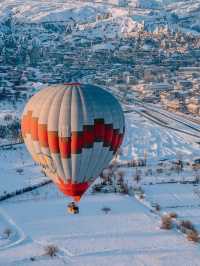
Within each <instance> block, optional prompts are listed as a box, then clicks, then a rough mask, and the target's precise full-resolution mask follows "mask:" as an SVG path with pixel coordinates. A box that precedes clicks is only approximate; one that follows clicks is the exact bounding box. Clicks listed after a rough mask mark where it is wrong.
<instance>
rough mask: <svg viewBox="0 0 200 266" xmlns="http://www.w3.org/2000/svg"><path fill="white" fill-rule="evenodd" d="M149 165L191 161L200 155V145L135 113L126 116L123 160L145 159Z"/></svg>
mask: <svg viewBox="0 0 200 266" xmlns="http://www.w3.org/2000/svg"><path fill="white" fill-rule="evenodd" d="M144 152H146V153H147V161H148V163H149V164H151V163H152V162H155V161H158V160H160V159H168V160H171V159H177V156H180V155H181V156H182V157H183V158H185V159H191V158H193V157H198V156H199V155H200V152H199V145H198V144H195V143H191V141H190V139H189V138H187V139H185V138H183V136H181V135H178V134H177V133H176V132H175V131H173V130H168V129H166V128H163V127H161V126H159V125H156V124H155V123H152V122H149V121H148V120H147V119H145V118H142V117H141V116H140V115H138V114H135V113H129V114H126V133H125V140H124V142H123V148H122V153H123V155H122V156H121V159H122V160H131V159H133V158H134V159H136V158H144Z"/></svg>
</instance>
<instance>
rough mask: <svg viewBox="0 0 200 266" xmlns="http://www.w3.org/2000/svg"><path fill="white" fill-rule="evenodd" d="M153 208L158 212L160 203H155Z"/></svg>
mask: <svg viewBox="0 0 200 266" xmlns="http://www.w3.org/2000/svg"><path fill="white" fill-rule="evenodd" d="M155 209H156V211H158V212H159V211H160V209H161V208H160V205H159V204H156V205H155Z"/></svg>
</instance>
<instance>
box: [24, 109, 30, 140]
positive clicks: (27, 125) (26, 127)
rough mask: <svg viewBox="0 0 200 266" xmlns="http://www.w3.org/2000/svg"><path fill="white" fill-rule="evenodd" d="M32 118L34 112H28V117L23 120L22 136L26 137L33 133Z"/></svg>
mask: <svg viewBox="0 0 200 266" xmlns="http://www.w3.org/2000/svg"><path fill="white" fill-rule="evenodd" d="M31 118H32V111H28V112H27V114H26V115H24V116H23V118H22V135H23V137H26V134H30V133H31Z"/></svg>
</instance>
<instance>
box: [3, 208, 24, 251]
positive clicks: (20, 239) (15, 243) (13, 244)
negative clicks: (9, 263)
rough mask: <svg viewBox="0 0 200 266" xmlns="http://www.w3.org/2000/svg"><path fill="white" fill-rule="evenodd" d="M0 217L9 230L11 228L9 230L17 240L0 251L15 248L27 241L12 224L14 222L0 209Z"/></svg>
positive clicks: (15, 225)
mask: <svg viewBox="0 0 200 266" xmlns="http://www.w3.org/2000/svg"><path fill="white" fill-rule="evenodd" d="M0 216H1V217H2V219H3V220H5V221H6V223H7V224H8V226H9V228H10V227H11V229H12V230H13V231H14V232H15V234H16V236H15V237H16V238H17V239H16V240H14V241H12V242H11V243H9V244H6V245H4V246H1V247H0V250H5V249H8V248H11V247H14V246H17V245H19V244H21V243H22V242H24V241H25V240H26V239H27V236H26V235H25V233H24V231H23V230H22V229H21V228H20V227H19V226H18V225H17V224H16V223H15V222H14V220H13V219H12V218H11V217H10V216H9V215H8V214H7V213H6V212H5V211H4V210H3V209H2V208H0Z"/></svg>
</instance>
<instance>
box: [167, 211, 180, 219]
mask: <svg viewBox="0 0 200 266" xmlns="http://www.w3.org/2000/svg"><path fill="white" fill-rule="evenodd" d="M169 216H170V217H171V218H177V217H178V215H177V213H175V212H170V213H169Z"/></svg>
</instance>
